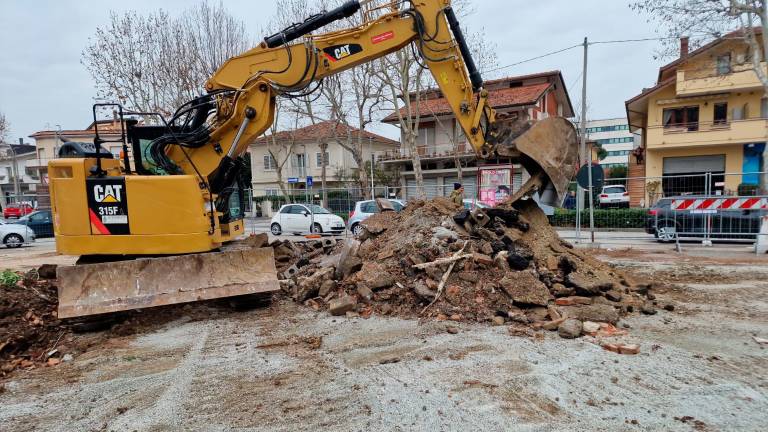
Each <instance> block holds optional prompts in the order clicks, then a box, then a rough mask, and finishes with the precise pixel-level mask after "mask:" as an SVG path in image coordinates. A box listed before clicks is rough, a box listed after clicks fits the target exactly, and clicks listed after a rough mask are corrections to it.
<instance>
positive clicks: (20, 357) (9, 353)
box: [0, 270, 69, 377]
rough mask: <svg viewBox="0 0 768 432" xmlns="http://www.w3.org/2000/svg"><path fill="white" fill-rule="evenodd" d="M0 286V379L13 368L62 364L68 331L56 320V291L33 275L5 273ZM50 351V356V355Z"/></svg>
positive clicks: (34, 273) (46, 281)
mask: <svg viewBox="0 0 768 432" xmlns="http://www.w3.org/2000/svg"><path fill="white" fill-rule="evenodd" d="M2 276H3V277H2V284H0V377H2V376H5V375H6V374H8V373H9V372H11V371H13V370H14V369H16V368H30V367H34V366H35V365H39V364H41V363H48V364H51V365H55V364H58V363H59V362H61V361H62V354H61V353H60V351H59V350H57V349H56V347H57V345H58V344H59V343H61V342H63V341H64V340H65V339H66V336H67V335H68V333H69V330H68V329H67V328H66V327H65V326H63V325H62V323H61V322H60V321H59V320H58V318H57V316H56V307H57V300H56V298H57V294H56V287H55V286H54V285H53V284H52V283H51V281H49V280H46V279H41V278H40V277H39V275H38V273H37V272H35V271H32V272H29V273H26V274H23V273H16V272H11V271H9V270H6V271H4V272H3V273H2ZM52 351H53V352H52Z"/></svg>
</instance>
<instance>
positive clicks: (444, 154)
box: [378, 143, 475, 161]
mask: <svg viewBox="0 0 768 432" xmlns="http://www.w3.org/2000/svg"><path fill="white" fill-rule="evenodd" d="M416 151H417V152H418V153H419V157H420V158H421V159H444V158H452V157H454V156H456V155H458V156H469V155H473V154H475V151H474V150H473V149H472V146H471V145H469V143H463V144H459V145H458V146H457V147H454V145H453V144H443V145H436V146H418V147H416ZM411 157H412V154H411V151H410V149H408V148H406V147H401V148H400V149H398V150H393V151H388V152H385V153H383V154H380V155H378V160H380V161H398V160H406V159H411Z"/></svg>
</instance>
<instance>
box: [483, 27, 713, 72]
mask: <svg viewBox="0 0 768 432" xmlns="http://www.w3.org/2000/svg"><path fill="white" fill-rule="evenodd" d="M690 36H711V35H708V34H704V33H701V34H692V35H690ZM667 39H678V38H677V37H675V36H664V37H651V38H640V39H616V40H605V41H595V42H588V44H589V45H605V44H618V43H636V42H649V41H660V40H667ZM583 46H584V44H583V43H579V44H576V45H572V46H569V47H567V48H562V49H559V50H555V51H550V52H548V53H545V54H541V55H538V56H536V57H531V58H527V59H525V60H521V61H519V62H515V63H511V64H508V65H504V66H498V67H495V68H491V69H486V70H483V71H482V72H483V73H486V72H495V71H498V70H501V69H507V68H511V67H514V66H519V65H521V64H524V63H528V62H532V61H534V60H539V59H542V58H545V57H549V56H552V55H555V54H560V53H562V52H565V51H569V50H572V49H574V48H578V47H583Z"/></svg>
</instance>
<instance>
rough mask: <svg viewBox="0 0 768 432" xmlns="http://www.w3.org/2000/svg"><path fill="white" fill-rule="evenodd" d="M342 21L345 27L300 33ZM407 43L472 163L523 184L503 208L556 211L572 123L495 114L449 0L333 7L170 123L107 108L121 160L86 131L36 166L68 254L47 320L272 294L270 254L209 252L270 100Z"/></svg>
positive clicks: (268, 119) (566, 173) (238, 216)
mask: <svg viewBox="0 0 768 432" xmlns="http://www.w3.org/2000/svg"><path fill="white" fill-rule="evenodd" d="M362 3H370V2H369V1H363V2H362ZM355 14H360V16H362V17H363V19H362V21H361V22H362V24H361V25H359V26H356V27H352V28H347V29H343V30H338V31H331V32H326V33H314V32H316V31H317V30H319V29H321V28H322V27H324V26H326V25H328V24H330V23H332V22H335V21H338V20H342V19H345V18H348V17H351V16H353V15H355ZM409 44H413V47H414V49H415V51H416V52H417V54H418V56H419V57H420V58H421V60H422V61H423V64H424V65H425V66H426V67H427V68H429V70H430V71H431V73H432V75H433V76H434V79H435V81H436V82H437V85H438V86H439V88H440V90H441V92H442V94H443V96H444V97H445V98H446V99H447V100H448V101H449V103H450V106H451V109H452V110H453V113H454V114H455V116H456V119H457V121H458V122H459V124H460V125H461V127H462V129H463V130H464V133H465V136H466V138H467V140H468V141H469V143H470V144H471V145H472V147H473V148H474V149H475V151H476V153H477V155H478V157H480V158H488V157H495V156H496V155H501V156H506V157H510V158H512V159H513V160H515V161H517V162H519V163H521V164H522V165H523V166H524V167H525V168H526V170H527V171H528V172H529V173H530V174H531V177H530V180H528V181H527V182H526V184H525V185H524V186H523V187H522V188H521V189H520V190H519V191H517V192H516V194H515V195H514V199H519V198H521V197H524V196H526V195H531V194H533V193H538V194H539V200H540V201H541V202H544V203H547V204H551V205H559V204H560V203H561V201H562V198H563V195H564V193H565V189H566V187H567V184H568V181H569V180H570V177H571V174H572V173H573V168H574V166H575V162H576V159H577V156H576V154H577V146H576V133H575V130H574V128H573V126H572V125H571V123H570V122H569V121H567V120H565V119H562V118H549V119H546V120H542V121H539V122H535V123H516V124H506V123H505V122H504V121H502V120H501V119H497V118H496V113H495V111H494V109H493V108H492V107H491V106H490V105H489V103H488V92H487V91H486V90H485V89H484V88H483V80H482V78H481V74H480V72H479V71H478V69H477V67H476V66H475V63H474V61H473V60H472V55H471V52H470V49H469V47H468V46H467V43H466V41H465V39H464V36H463V35H462V31H461V29H460V27H459V22H458V20H457V18H456V14H455V12H454V10H453V9H452V7H451V3H450V1H449V0H410V1H405V2H403V1H396V2H391V3H387V4H386V5H381V6H379V7H376V8H373V7H370V6H369V7H367V8H363V6H361V2H360V1H357V0H353V1H347V2H345V3H343V4H342V5H341V6H339V7H338V8H336V9H333V10H331V11H327V12H323V13H320V14H317V15H314V16H311V17H310V18H308V19H306V20H305V21H303V22H301V23H298V24H294V25H292V26H290V27H288V28H286V29H284V30H282V31H280V32H278V33H276V34H274V35H271V36H269V37H266V38H265V39H264V41H263V42H262V43H261V44H260V45H259V46H257V47H256V48H253V49H251V50H249V51H246V52H244V53H242V54H240V55H238V56H236V57H232V58H230V59H229V60H227V61H226V62H225V63H224V64H223V65H222V66H221V67H220V68H219V70H218V71H217V72H216V73H215V74H214V75H213V76H212V77H210V79H209V80H208V81H207V82H206V83H205V90H206V94H205V95H203V96H201V97H198V98H196V99H194V100H192V101H190V102H188V103H186V104H185V105H183V106H182V107H180V108H179V109H178V110H177V112H176V113H175V114H174V115H173V117H172V118H170V119H165V118H163V117H162V116H159V115H156V114H153V113H137V112H129V111H123V109H122V107H120V106H115V108H114V109H115V110H116V111H117V112H118V113H119V115H120V120H121V127H122V129H121V131H120V138H119V141H120V142H121V143H122V146H123V152H122V160H120V159H117V158H113V156H112V155H111V154H109V153H107V152H106V151H105V150H104V149H103V148H102V147H101V144H102V143H104V142H106V140H104V139H103V138H102V137H101V136H100V134H99V132H98V129H97V133H96V138H95V139H94V143H93V144H90V143H88V144H84V143H66V144H65V145H64V146H62V149H61V151H60V156H61V157H60V158H59V159H55V160H53V161H51V162H50V163H49V184H50V193H51V202H52V209H53V214H54V230H55V235H56V248H57V251H58V252H59V253H60V254H66V255H79V256H81V258H80V263H79V264H78V265H75V266H68V267H60V268H59V269H58V275H57V277H58V288H59V317H61V318H68V317H78V316H86V315H94V314H103V313H108V312H116V311H123V310H130V309H139V308H146V307H152V306H159V305H167V304H175V303H184V302H192V301H197V300H205V299H213V298H221V297H232V296H242V295H249V294H254V293H264V292H272V291H276V290H277V289H278V288H279V284H278V280H277V275H276V271H275V264H274V257H273V254H272V249H271V248H260V249H247V248H246V249H245V250H231V251H227V250H222V247H223V246H224V245H225V244H226V243H228V242H230V241H232V240H234V239H236V238H237V237H239V236H241V235H242V234H244V223H243V215H242V211H240V209H241V208H242V203H243V200H244V199H250V197H244V196H243V184H242V178H243V176H242V172H243V170H245V169H246V168H245V164H244V163H243V161H242V158H241V157H242V155H243V154H244V153H245V152H246V149H247V147H248V145H249V143H251V142H252V141H253V140H254V139H255V138H256V137H258V136H259V135H261V134H262V133H264V131H265V130H267V128H269V127H270V126H271V125H272V122H273V120H274V115H275V103H276V99H277V98H278V97H281V96H284V95H285V96H290V95H304V94H307V93H309V92H310V91H312V89H313V86H316V85H317V84H318V83H319V82H320V81H321V80H322V79H323V78H325V77H328V76H330V75H333V74H337V73H339V72H342V71H344V70H347V69H350V68H353V67H355V66H357V65H359V64H362V63H365V62H369V61H372V60H374V59H377V58H380V57H382V56H385V55H387V54H390V53H392V52H394V51H396V50H399V49H402V48H404V47H406V46H408V45H409ZM100 108H103V107H99V106H98V104H97V105H96V106H94V117H96V111H97V109H100ZM137 116H145V117H146V116H155V118H156V119H157V120H156V121H155V122H154V124H148V123H149V122H144V123H141V124H140V123H139V122H138V121H137V120H136V119H135V118H136V117H137ZM95 124H97V127H98V122H95ZM129 155H132V159H133V160H131V158H130V157H129ZM131 162H134V163H133V164H131Z"/></svg>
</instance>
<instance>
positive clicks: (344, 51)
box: [323, 44, 363, 62]
mask: <svg viewBox="0 0 768 432" xmlns="http://www.w3.org/2000/svg"><path fill="white" fill-rule="evenodd" d="M362 51H363V47H361V46H360V45H358V44H346V45H334V46H330V47H328V48H325V49H323V53H325V57H326V58H327V59H328V60H330V61H332V62H336V61H339V60H343V59H345V58H347V57H350V56H353V55H355V54H357V53H359V52H362Z"/></svg>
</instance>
